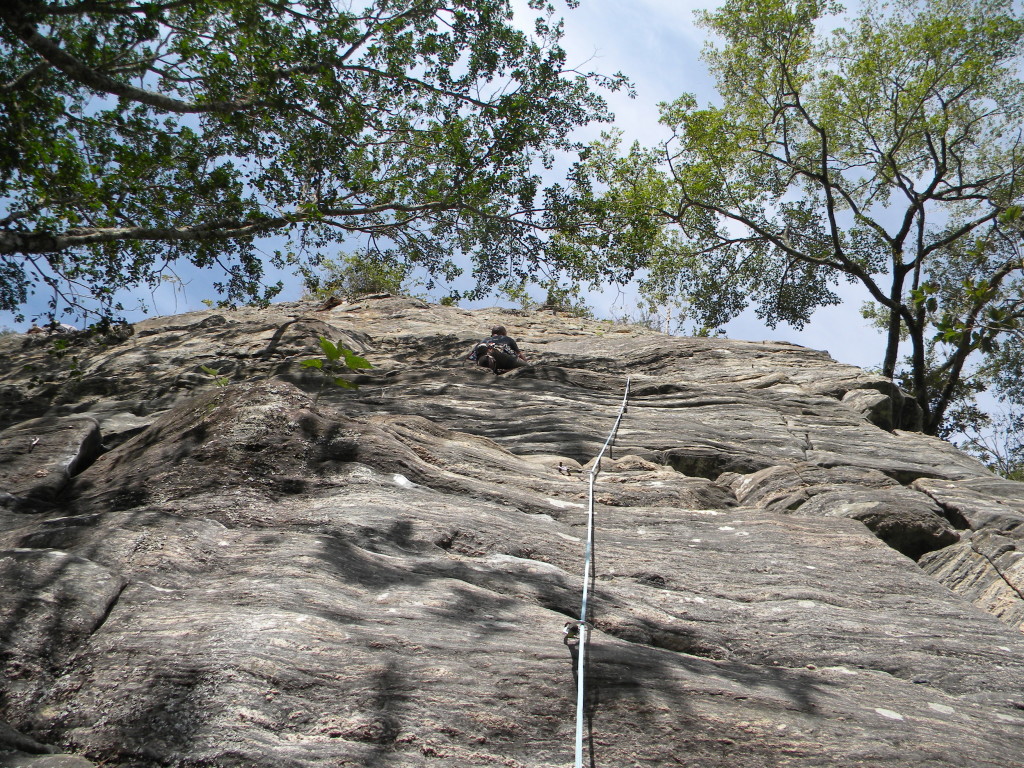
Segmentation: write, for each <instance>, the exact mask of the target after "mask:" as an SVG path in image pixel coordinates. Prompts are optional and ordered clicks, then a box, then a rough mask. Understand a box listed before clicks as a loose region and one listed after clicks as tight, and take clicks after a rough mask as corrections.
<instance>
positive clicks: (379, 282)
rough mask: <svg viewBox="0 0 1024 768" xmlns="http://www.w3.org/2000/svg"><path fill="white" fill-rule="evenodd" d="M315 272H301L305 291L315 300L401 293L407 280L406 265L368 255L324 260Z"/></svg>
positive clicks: (347, 255)
mask: <svg viewBox="0 0 1024 768" xmlns="http://www.w3.org/2000/svg"><path fill="white" fill-rule="evenodd" d="M318 267H319V268H318V269H317V270H313V269H310V268H308V267H304V268H302V269H301V272H302V276H303V284H304V285H305V287H306V290H307V291H308V292H309V293H310V294H311V295H313V296H316V297H317V298H327V297H328V296H341V297H343V298H346V299H351V298H354V297H356V296H359V295H362V294H367V293H391V294H396V295H397V294H401V293H402V292H403V286H404V285H405V284H406V281H407V280H408V279H409V272H410V269H409V265H408V264H406V263H404V262H401V261H397V260H393V259H388V258H386V257H382V256H380V255H376V254H371V253H349V254H345V255H344V256H342V257H341V258H340V259H329V258H324V259H321V260H320V264H319V265H318Z"/></svg>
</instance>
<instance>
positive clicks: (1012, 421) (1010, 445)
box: [959, 408, 1024, 482]
mask: <svg viewBox="0 0 1024 768" xmlns="http://www.w3.org/2000/svg"><path fill="white" fill-rule="evenodd" d="M959 445H960V447H961V448H962V449H964V450H966V451H967V452H968V453H972V454H974V455H975V456H977V457H978V458H979V459H980V460H981V461H983V462H984V463H985V464H986V465H987V466H988V467H989V468H990V469H991V470H992V471H993V472H998V473H999V474H1000V475H1002V476H1003V477H1006V478H1008V479H1010V480H1017V481H1021V482H1024V409H1021V408H1010V409H1007V410H1003V411H1002V412H1000V413H998V414H996V415H995V416H990V415H988V414H984V415H983V418H982V419H981V420H980V422H979V423H974V424H972V425H971V426H969V427H968V428H967V429H966V430H965V434H964V437H963V439H962V440H961V441H959Z"/></svg>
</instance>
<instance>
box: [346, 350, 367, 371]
mask: <svg viewBox="0 0 1024 768" xmlns="http://www.w3.org/2000/svg"><path fill="white" fill-rule="evenodd" d="M341 352H342V354H344V356H345V366H346V367H348V368H351V369H353V370H357V371H358V370H360V369H364V368H373V366H372V365H370V363H369V361H368V360H366V358H363V357H360V356H359V355H357V354H356V353H355V352H353V351H352V350H350V349H345V348H344V347H341Z"/></svg>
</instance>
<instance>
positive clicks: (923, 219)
mask: <svg viewBox="0 0 1024 768" xmlns="http://www.w3.org/2000/svg"><path fill="white" fill-rule="evenodd" d="M840 11H841V8H840V7H839V6H838V5H837V4H836V3H833V2H829V0H727V2H725V4H724V5H723V6H722V7H721V8H719V9H718V10H715V11H713V12H708V13H702V14H700V16H699V18H700V21H701V23H702V24H703V26H704V27H706V28H707V29H708V30H709V31H710V32H712V33H713V34H714V35H715V36H716V37H715V39H717V40H718V41H719V42H718V43H717V44H711V45H709V46H708V47H707V49H706V51H705V58H706V60H707V61H708V63H709V65H710V69H711V72H712V74H713V75H714V77H715V80H716V84H717V89H718V92H719V94H720V96H721V102H720V104H717V105H707V106H700V105H699V104H698V103H697V101H696V99H695V98H694V97H693V96H691V95H683V96H681V97H680V98H679V99H678V100H676V101H675V102H674V103H671V104H665V105H663V106H662V122H663V123H664V125H665V126H667V128H668V129H669V131H670V133H671V135H670V138H668V139H667V140H666V141H665V142H664V143H663V144H661V145H660V146H658V147H654V148H648V149H645V148H642V147H639V146H636V145H634V146H633V147H632V148H630V149H628V150H626V151H625V152H623V151H622V149H621V147H619V146H618V145H617V137H616V136H614V135H610V136H608V137H607V138H606V140H605V142H604V143H603V144H602V145H599V146H597V147H595V149H594V152H593V155H592V157H591V159H590V160H589V162H588V163H586V164H584V165H582V166H581V167H580V168H579V171H578V185H579V187H580V188H581V189H582V190H583V191H584V192H587V193H588V194H590V195H591V204H590V216H591V219H590V222H589V223H590V226H589V228H585V229H582V230H580V233H581V234H580V237H579V238H578V242H584V243H588V244H590V245H593V244H594V243H598V244H601V245H604V246H607V247H611V248H612V251H613V253H615V254H616V258H618V259H620V260H628V259H630V258H633V259H635V258H636V256H635V251H636V250H637V243H638V242H639V243H642V248H641V250H642V251H643V258H644V261H643V263H644V265H645V266H646V268H647V277H646V287H647V290H648V291H650V292H652V293H654V294H657V295H659V296H661V297H665V296H671V295H676V296H682V297H684V298H685V299H686V301H687V302H688V309H689V312H690V313H691V316H692V317H693V318H694V319H695V320H696V321H697V322H698V323H700V324H703V325H706V326H711V327H714V326H718V325H721V324H722V323H724V322H726V321H728V320H730V319H731V318H733V317H735V316H736V315H737V314H738V313H739V312H741V311H742V310H743V309H745V308H746V307H747V306H749V305H751V304H753V305H754V306H755V307H756V309H757V312H758V314H759V316H761V317H762V318H763V319H765V320H766V321H767V322H768V323H769V324H770V325H772V326H774V325H775V324H776V323H778V322H780V321H786V322H789V323H791V324H793V325H795V326H797V327H800V326H802V325H803V324H804V323H806V322H807V321H808V320H809V319H810V317H811V315H812V313H813V312H814V310H815V309H816V308H818V307H821V306H823V305H828V304H835V303H838V302H839V301H840V298H839V296H838V294H837V293H836V290H835V288H836V286H837V285H838V282H839V281H840V280H848V281H851V282H858V283H860V284H861V285H862V286H863V287H864V288H865V289H866V290H867V291H868V293H869V294H870V296H871V299H872V300H873V302H872V306H871V307H869V308H868V310H867V312H868V314H870V315H872V316H873V317H875V318H877V319H879V320H880V322H881V324H882V325H883V326H884V328H885V329H886V332H887V345H886V348H885V350H884V353H883V355H881V357H882V366H881V368H882V372H883V373H884V374H885V375H887V376H895V377H898V378H901V380H902V381H903V383H904V384H905V385H906V386H907V387H908V388H909V389H910V390H911V391H912V392H913V393H914V395H915V397H916V399H917V402H918V403H919V404H920V406H921V409H922V411H923V413H924V428H925V430H926V431H927V432H930V433H933V434H934V433H938V432H939V431H940V430H941V429H942V428H943V427H942V425H943V423H944V419H945V417H946V416H947V414H948V412H949V409H950V408H951V407H953V406H954V405H955V404H956V403H957V402H962V398H963V396H964V395H967V396H969V394H970V391H971V389H972V388H973V389H975V390H976V389H978V388H981V387H984V386H986V385H987V383H991V382H992V381H993V380H994V379H993V378H992V377H993V375H994V374H995V372H996V371H997V370H998V366H993V365H992V364H991V363H993V361H994V360H995V358H996V357H997V356H999V355H1003V357H1004V359H1005V358H1006V354H1005V353H1006V351H1007V349H1008V348H1017V349H1019V348H1020V344H1021V338H1022V334H1021V327H1022V319H1024V301H1022V272H1024V262H1022V257H1021V250H1020V246H1021V234H1020V208H1019V205H1020V201H1021V196H1022V192H1024V136H1022V118H1024V85H1022V83H1021V80H1020V74H1021V65H1022V63H1024V62H1022V59H1021V50H1022V49H1021V45H1022V41H1024V20H1022V17H1021V13H1020V9H1019V7H1018V6H1016V5H1015V4H1014V3H1013V2H1012V0H893V1H892V2H889V3H880V2H876V1H875V0H867V2H865V3H863V4H862V5H861V6H860V8H859V11H858V12H857V14H856V15H855V16H853V17H849V18H846V19H845V20H843V21H842V22H840V23H842V26H834V25H835V22H836V19H835V17H834V16H830V14H836V13H838V12H840ZM651 221H653V222H655V223H656V224H657V226H656V227H655V228H654V229H653V230H652V229H651V226H650V223H649V222H651ZM630 250H632V251H633V252H634V253H633V254H632V255H631V254H630V253H629V252H628V251H630ZM907 347H909V355H908V357H907V359H906V360H903V361H901V352H902V351H904V350H906V348H907ZM973 353H978V354H976V355H974V358H972V354H973ZM985 356H988V357H987V358H986V357H985ZM1018 357H1019V356H1018ZM983 358H984V360H983ZM969 360H977V361H978V362H976V363H971V362H969ZM1018 362H1019V361H1018ZM986 366H987V367H986ZM985 371H987V375H988V379H987V380H986V382H982V381H981V380H980V379H979V378H978V377H977V374H982V375H985V373H984V372H985ZM958 399H959V400H958Z"/></svg>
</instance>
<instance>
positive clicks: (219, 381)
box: [199, 365, 231, 387]
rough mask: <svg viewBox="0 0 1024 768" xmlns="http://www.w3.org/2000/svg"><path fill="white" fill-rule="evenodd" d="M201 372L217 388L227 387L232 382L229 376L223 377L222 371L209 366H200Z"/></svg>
mask: <svg viewBox="0 0 1024 768" xmlns="http://www.w3.org/2000/svg"><path fill="white" fill-rule="evenodd" d="M199 370H201V371H202V372H203V373H205V374H206V375H207V376H209V377H210V379H211V380H212V381H213V385H214V386H215V387H226V386H227V385H228V383H229V382H230V381H231V380H230V379H229V378H228V377H227V376H221V375H220V371H218V370H217V369H216V368H211V367H210V366H208V365H200V366H199Z"/></svg>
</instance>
